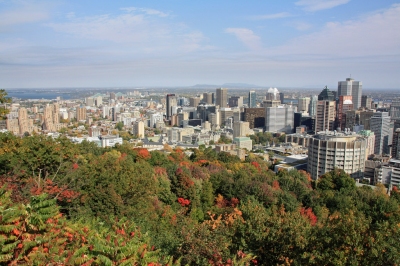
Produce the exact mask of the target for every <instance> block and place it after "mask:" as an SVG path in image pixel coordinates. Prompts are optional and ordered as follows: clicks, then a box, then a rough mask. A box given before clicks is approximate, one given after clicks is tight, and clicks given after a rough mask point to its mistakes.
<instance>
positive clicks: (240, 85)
mask: <svg viewBox="0 0 400 266" xmlns="http://www.w3.org/2000/svg"><path fill="white" fill-rule="evenodd" d="M191 87H192V88H225V87H228V88H261V86H258V85H254V84H248V83H224V84H222V85H212V84H196V85H194V86H191Z"/></svg>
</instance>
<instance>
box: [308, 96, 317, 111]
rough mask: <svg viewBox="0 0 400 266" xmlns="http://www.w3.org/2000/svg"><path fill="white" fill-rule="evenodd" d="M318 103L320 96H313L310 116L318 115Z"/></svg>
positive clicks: (309, 107) (309, 108)
mask: <svg viewBox="0 0 400 266" xmlns="http://www.w3.org/2000/svg"><path fill="white" fill-rule="evenodd" d="M317 103H318V96H317V95H312V96H311V97H310V104H309V106H308V114H309V115H310V116H315V115H316V114H317Z"/></svg>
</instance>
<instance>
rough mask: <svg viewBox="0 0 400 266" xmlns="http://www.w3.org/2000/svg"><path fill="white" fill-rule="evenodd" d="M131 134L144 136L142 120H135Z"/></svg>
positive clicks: (139, 136)
mask: <svg viewBox="0 0 400 266" xmlns="http://www.w3.org/2000/svg"><path fill="white" fill-rule="evenodd" d="M132 134H133V135H134V136H137V137H138V138H144V122H143V121H136V122H134V123H133V127H132Z"/></svg>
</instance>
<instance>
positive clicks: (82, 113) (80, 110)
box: [76, 107, 86, 121]
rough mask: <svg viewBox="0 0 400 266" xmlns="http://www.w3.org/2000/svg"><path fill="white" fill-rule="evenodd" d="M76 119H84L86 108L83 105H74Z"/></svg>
mask: <svg viewBox="0 0 400 266" xmlns="http://www.w3.org/2000/svg"><path fill="white" fill-rule="evenodd" d="M76 120H77V121H81V120H85V121H86V108H85V107H76Z"/></svg>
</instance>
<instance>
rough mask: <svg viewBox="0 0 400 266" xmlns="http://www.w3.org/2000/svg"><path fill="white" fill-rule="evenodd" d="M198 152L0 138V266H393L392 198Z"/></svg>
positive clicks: (395, 213)
mask: <svg viewBox="0 0 400 266" xmlns="http://www.w3.org/2000/svg"><path fill="white" fill-rule="evenodd" d="M271 167H272V166H271V164H270V162H268V161H264V160H263V159H262V158H260V157H257V156H256V155H254V154H251V153H250V154H249V155H248V156H247V158H246V160H245V161H240V160H239V158H237V157H236V156H231V155H229V154H227V153H223V152H222V153H218V154H217V153H215V151H213V150H212V149H211V148H206V147H204V146H201V147H200V148H199V149H194V150H191V151H190V152H186V151H182V150H180V149H171V148H170V147H168V146H166V147H165V151H163V152H161V151H151V152H149V151H148V150H146V149H144V148H134V147H132V146H130V145H129V144H123V145H119V146H117V147H114V148H99V147H97V146H96V145H95V144H93V143H89V142H85V141H84V142H82V143H81V144H74V143H72V142H70V141H69V140H68V139H66V138H63V137H61V138H58V139H53V138H50V137H46V136H43V135H32V136H27V137H23V138H20V137H16V136H14V135H12V134H8V133H0V265H153V266H154V265H399V264H400V245H399V243H400V230H399V229H400V208H399V202H400V192H399V191H398V189H397V188H396V187H394V188H393V191H392V193H391V195H390V196H389V195H388V194H387V193H386V189H385V187H384V186H379V185H378V186H377V187H376V189H372V188H371V187H369V186H363V187H357V186H356V183H355V181H354V180H353V179H351V178H350V177H349V176H348V175H347V174H345V173H344V172H343V171H341V170H335V171H333V172H329V173H327V174H325V175H323V176H322V177H320V178H319V179H318V180H317V181H313V180H311V179H310V177H309V175H308V174H307V173H306V172H304V171H291V172H287V171H280V172H278V173H276V174H275V173H274V172H273V171H272V170H271Z"/></svg>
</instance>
